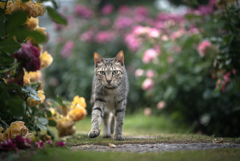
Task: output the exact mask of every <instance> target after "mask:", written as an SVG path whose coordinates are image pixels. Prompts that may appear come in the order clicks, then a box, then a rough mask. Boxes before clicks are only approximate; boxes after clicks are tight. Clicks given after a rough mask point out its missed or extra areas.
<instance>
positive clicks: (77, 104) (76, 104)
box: [71, 95, 86, 108]
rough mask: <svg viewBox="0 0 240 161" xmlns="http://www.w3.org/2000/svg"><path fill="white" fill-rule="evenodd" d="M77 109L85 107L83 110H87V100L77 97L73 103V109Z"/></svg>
mask: <svg viewBox="0 0 240 161" xmlns="http://www.w3.org/2000/svg"><path fill="white" fill-rule="evenodd" d="M75 107H83V108H86V102H85V98H83V97H79V96H78V95H77V96H75V97H74V99H73V101H72V105H71V108H75Z"/></svg>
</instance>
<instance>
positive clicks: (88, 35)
mask: <svg viewBox="0 0 240 161" xmlns="http://www.w3.org/2000/svg"><path fill="white" fill-rule="evenodd" d="M93 39H94V38H93V31H92V30H88V31H86V32H84V33H83V34H82V35H81V36H80V40H81V41H83V42H88V43H90V42H93Z"/></svg>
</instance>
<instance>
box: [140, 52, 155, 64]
mask: <svg viewBox="0 0 240 161" xmlns="http://www.w3.org/2000/svg"><path fill="white" fill-rule="evenodd" d="M157 55H158V53H157V51H156V50H155V49H148V50H146V51H145V52H144V54H143V57H142V61H143V62H144V63H149V62H150V61H151V60H153V59H155V58H156V57H157Z"/></svg>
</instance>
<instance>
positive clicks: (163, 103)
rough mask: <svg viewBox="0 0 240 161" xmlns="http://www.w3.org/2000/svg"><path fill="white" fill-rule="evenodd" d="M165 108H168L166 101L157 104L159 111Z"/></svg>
mask: <svg viewBox="0 0 240 161" xmlns="http://www.w3.org/2000/svg"><path fill="white" fill-rule="evenodd" d="M165 106H166V103H165V102H164V101H160V102H158V104H157V109H159V110H162V109H164V108H165Z"/></svg>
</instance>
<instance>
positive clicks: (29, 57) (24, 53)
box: [13, 41, 41, 72]
mask: <svg viewBox="0 0 240 161" xmlns="http://www.w3.org/2000/svg"><path fill="white" fill-rule="evenodd" d="M39 56H40V52H39V50H38V48H37V47H35V46H33V45H32V44H31V43H30V42H29V41H28V42H27V44H22V47H21V49H20V50H18V51H17V52H16V53H14V54H13V57H14V58H16V59H17V61H18V62H22V66H23V67H24V68H25V69H26V70H27V71H28V72H29V71H36V70H39V69H40V67H41V61H40V57H39Z"/></svg>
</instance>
